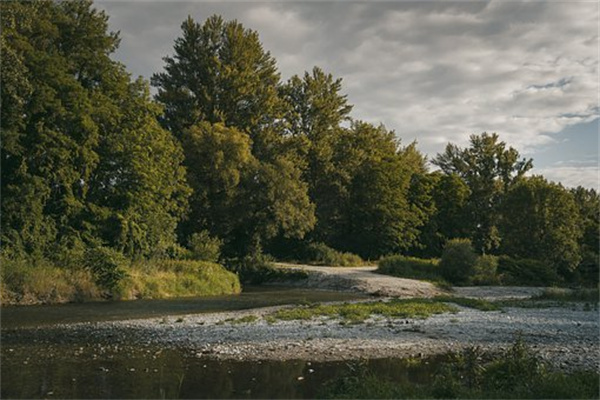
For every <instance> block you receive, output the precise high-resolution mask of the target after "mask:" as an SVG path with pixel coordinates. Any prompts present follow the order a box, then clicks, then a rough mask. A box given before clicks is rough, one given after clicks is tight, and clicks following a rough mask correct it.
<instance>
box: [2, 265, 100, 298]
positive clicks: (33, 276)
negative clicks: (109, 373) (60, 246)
mask: <svg viewBox="0 0 600 400" xmlns="http://www.w3.org/2000/svg"><path fill="white" fill-rule="evenodd" d="M1 262H2V268H1V269H0V276H1V287H0V301H1V303H2V304H3V305H8V304H49V303H66V302H76V301H85V300H92V299H97V298H100V295H101V290H100V288H99V287H98V286H97V285H96V284H95V282H94V277H93V276H92V274H91V272H90V271H87V270H84V269H74V268H59V267H57V266H55V265H53V264H52V263H51V262H49V261H47V260H43V259H40V260H24V259H19V260H15V259H9V258H5V257H3V258H2V260H1Z"/></svg>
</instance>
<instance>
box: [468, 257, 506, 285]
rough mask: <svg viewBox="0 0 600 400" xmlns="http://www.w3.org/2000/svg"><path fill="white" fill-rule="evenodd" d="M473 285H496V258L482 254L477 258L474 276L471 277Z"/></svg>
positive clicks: (498, 281)
mask: <svg viewBox="0 0 600 400" xmlns="http://www.w3.org/2000/svg"><path fill="white" fill-rule="evenodd" d="M471 283H472V284H474V285H497V284H499V283H500V280H499V279H498V257H496V256H492V255H488V254H484V255H482V256H480V257H479V258H477V263H475V270H474V275H473V276H472V277H471Z"/></svg>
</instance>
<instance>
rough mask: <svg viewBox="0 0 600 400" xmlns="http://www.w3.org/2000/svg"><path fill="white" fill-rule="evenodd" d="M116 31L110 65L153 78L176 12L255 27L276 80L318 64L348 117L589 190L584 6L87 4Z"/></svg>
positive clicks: (592, 162) (431, 151)
mask: <svg viewBox="0 0 600 400" xmlns="http://www.w3.org/2000/svg"><path fill="white" fill-rule="evenodd" d="M95 4H96V7H98V8H100V9H103V10H105V11H106V13H107V14H108V15H109V17H110V19H109V29H110V30H112V31H120V37H121V46H120V48H119V49H118V50H117V52H116V53H115V55H114V57H115V59H117V60H119V61H121V62H123V63H124V64H125V65H126V66H127V68H128V70H129V71H130V72H131V73H132V75H133V76H135V77H137V76H138V75H141V76H143V77H145V78H147V79H149V78H150V76H152V74H153V73H156V72H161V71H162V68H163V66H164V62H163V60H162V58H163V57H164V56H167V55H172V54H173V43H174V40H175V39H176V38H177V37H179V36H180V35H181V23H182V22H183V21H184V20H185V19H186V18H187V16H188V15H190V16H192V18H194V19H195V20H196V21H198V22H204V21H205V20H206V19H207V18H208V17H209V16H211V15H213V14H220V15H222V16H223V18H225V19H227V20H231V19H237V20H238V21H239V22H241V23H242V24H243V25H244V26H245V27H247V28H250V29H253V30H255V31H257V32H258V33H259V36H260V40H261V42H262V43H263V46H264V48H265V50H267V51H269V52H270V53H271V55H272V56H273V57H274V58H275V59H276V60H277V62H278V67H279V71H280V73H281V77H282V79H283V80H287V79H288V78H289V77H291V76H292V75H295V74H298V75H302V74H304V71H310V70H312V68H313V66H315V65H316V66H319V67H321V68H322V69H323V70H325V71H326V72H328V73H331V74H332V75H333V76H334V77H335V78H342V92H343V93H344V94H347V96H348V101H349V103H350V104H353V105H354V109H353V111H352V116H353V117H354V118H355V119H362V120H365V121H368V122H372V123H375V124H379V123H383V124H384V125H385V126H386V127H387V128H388V129H391V130H394V131H395V133H396V135H397V136H398V137H399V138H401V139H402V142H403V143H404V144H408V143H410V142H412V141H413V140H416V141H417V142H418V148H419V149H420V150H421V151H422V152H423V153H425V154H427V155H428V157H429V158H430V159H431V158H433V157H435V155H436V154H437V153H440V152H442V151H443V150H444V148H445V146H446V144H447V143H449V142H450V143H454V144H457V145H460V146H463V147H464V146H468V142H469V136H470V135H472V134H480V133H482V132H489V133H492V132H496V133H498V134H499V136H500V139H501V140H502V141H504V142H506V143H507V144H508V145H510V146H512V147H514V148H516V149H517V150H518V151H519V152H520V153H521V155H522V156H523V157H527V158H532V159H533V163H534V169H533V170H532V173H535V174H542V175H544V176H545V177H546V178H548V179H549V180H553V181H557V182H561V183H563V184H564V185H565V186H568V187H574V186H578V185H582V186H585V187H588V188H594V189H596V190H598V188H599V175H598V173H599V168H598V152H599V151H598V150H599V144H598V122H599V118H600V108H599V74H598V67H599V58H600V56H599V51H600V50H599V32H600V28H599V26H600V25H599V21H600V17H599V7H600V6H599V4H598V2H596V1H528V2H521V1H511V0H503V1H489V2H475V1H461V2H453V1H419V2H408V1H370V2H368V1H362V2H361V1H339V0H338V1H314V0H313V1H282V0H281V1H263V2H258V1H188V2H176V1H143V0H137V1H132V0H130V1H98V0H97V1H96V3H95Z"/></svg>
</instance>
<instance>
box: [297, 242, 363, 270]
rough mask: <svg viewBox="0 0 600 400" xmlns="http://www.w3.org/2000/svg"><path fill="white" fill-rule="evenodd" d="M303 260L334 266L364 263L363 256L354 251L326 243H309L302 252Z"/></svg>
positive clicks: (350, 265) (352, 265)
mask: <svg viewBox="0 0 600 400" xmlns="http://www.w3.org/2000/svg"><path fill="white" fill-rule="evenodd" d="M301 257H302V259H301V260H299V261H301V262H305V263H307V264H315V265H327V266H332V267H354V266H359V265H363V264H364V261H363V260H362V258H360V257H359V256H357V255H356V254H352V253H342V252H340V251H337V250H335V249H332V248H331V247H329V246H327V245H326V244H325V243H309V244H307V245H306V247H305V249H304V250H303V251H302V253H301Z"/></svg>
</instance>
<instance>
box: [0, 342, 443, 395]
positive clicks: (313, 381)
mask: <svg viewBox="0 0 600 400" xmlns="http://www.w3.org/2000/svg"><path fill="white" fill-rule="evenodd" d="M2 354H3V357H2V366H1V369H2V387H1V391H0V395H1V397H2V398H5V399H6V398H27V399H30V398H57V399H58V398H64V399H89V398H106V399H116V398H122V399H126V398H143V399H160V398H198V399H200V398H203V399H204V398H212V399H224V398H240V399H304V398H316V397H318V396H319V393H320V392H321V391H322V390H323V388H324V386H325V385H327V384H328V382H330V381H331V380H332V379H335V378H337V377H340V376H342V375H346V374H348V373H349V372H351V370H353V369H355V368H357V363H356V362H325V363H311V362H310V361H298V360H296V361H262V362H259V361H254V362H248V361H217V360H211V359H204V358H202V357H200V358H199V357H197V356H196V355H195V354H193V353H191V352H187V351H185V350H175V349H170V350H160V349H149V348H146V349H141V350H128V349H123V348H120V349H115V348H113V349H110V350H108V351H105V352H103V353H101V354H98V352H96V351H95V350H94V349H92V348H87V347H83V348H79V347H77V346H70V347H65V346H59V347H55V348H53V349H52V350H51V351H49V352H48V351H45V350H44V349H42V348H35V346H28V347H20V346H10V347H8V348H6V347H5V346H3V349H2ZM361 364H362V367H363V368H368V369H369V371H371V372H373V373H375V374H379V375H383V376H386V377H390V378H392V379H394V380H395V381H397V382H410V383H425V382H428V380H429V379H431V378H430V376H431V372H432V369H433V367H434V363H431V364H425V363H420V364H411V363H410V362H409V361H406V360H398V359H380V360H369V361H363V362H362V363H361Z"/></svg>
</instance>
